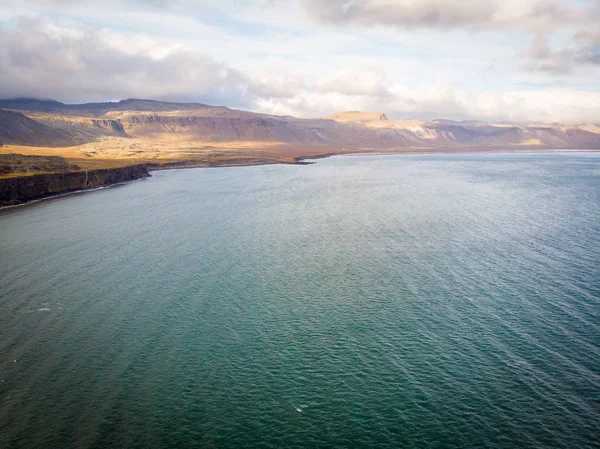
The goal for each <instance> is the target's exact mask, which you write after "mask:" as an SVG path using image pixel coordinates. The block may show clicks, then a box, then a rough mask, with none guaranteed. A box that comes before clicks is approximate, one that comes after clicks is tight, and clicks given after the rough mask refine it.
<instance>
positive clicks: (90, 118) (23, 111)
mask: <svg viewBox="0 0 600 449" xmlns="http://www.w3.org/2000/svg"><path fill="white" fill-rule="evenodd" d="M0 144H4V145H22V146H27V147H29V146H31V147H35V146H43V147H78V146H84V147H85V146H87V147H89V146H93V147H94V149H93V151H92V150H89V148H87V147H86V148H85V149H82V150H81V152H82V154H83V153H85V154H88V153H89V154H91V155H99V154H104V155H106V154H108V153H107V151H108V149H109V147H110V145H113V146H114V145H118V146H119V148H122V149H125V148H129V150H131V151H128V152H127V154H128V155H129V156H128V157H134V155H135V154H145V148H148V147H152V148H158V146H161V148H163V149H165V150H169V149H171V148H185V150H186V152H187V153H188V154H190V155H193V154H194V151H195V149H205V148H207V147H211V146H214V145H216V146H220V147H228V148H239V147H244V148H250V147H252V148H254V149H256V150H260V149H261V148H262V149H264V148H266V147H269V148H271V147H278V148H282V149H284V148H309V147H310V148H316V149H319V148H320V149H321V150H319V151H320V152H321V153H324V152H331V151H333V152H342V151H394V150H405V149H410V148H414V149H435V150H440V149H444V150H448V151H452V150H456V149H462V150H464V149H469V148H478V149H500V148H508V149H522V148H538V149H541V148H548V149H551V148H564V149H600V126H598V125H597V124H593V123H592V124H556V123H555V124H533V125H518V124H507V123H501V124H500V123H489V122H484V121H476V120H467V121H453V120H447V119H438V120H434V121H423V120H397V121H393V120H390V119H389V118H388V116H387V115H386V114H385V113H383V112H376V113H368V112H361V111H346V112H340V113H337V114H333V115H330V116H328V117H323V118H296V117H292V116H278V115H272V114H264V113H255V112H248V111H242V110H236V109H230V108H228V107H225V106H211V105H206V104H203V103H173V102H164V101H156V100H149V99H138V98H129V99H126V100H121V101H118V102H100V103H83V104H65V103H61V102H58V101H56V100H52V99H35V98H15V99H4V100H0ZM88 150H89V151H88ZM330 150H331V151H330ZM123 151H124V150H123ZM198 151H200V150H198ZM282 151H283V150H282ZM315 151H317V150H315ZM121 153H122V152H121ZM121 153H119V154H121ZM152 157H161V153H160V149H156V150H153V153H152Z"/></svg>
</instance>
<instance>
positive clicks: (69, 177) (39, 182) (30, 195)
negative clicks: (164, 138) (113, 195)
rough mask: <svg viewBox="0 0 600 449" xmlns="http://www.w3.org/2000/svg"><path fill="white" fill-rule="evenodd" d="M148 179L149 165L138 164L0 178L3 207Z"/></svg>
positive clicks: (0, 199) (0, 201) (1, 203)
mask: <svg viewBox="0 0 600 449" xmlns="http://www.w3.org/2000/svg"><path fill="white" fill-rule="evenodd" d="M148 176H150V174H149V173H148V165H147V164H138V165H130V166H127V167H119V168H107V169H99V170H86V171H78V172H70V173H48V174H38V175H30V176H22V177H14V178H5V179H0V207H2V206H13V205H17V204H22V203H25V202H28V201H32V200H37V199H41V198H45V197H48V196H52V195H58V194H61V193H67V192H72V191H77V190H87V189H95V188H98V187H104V186H110V185H113V184H118V183H121V182H127V181H134V180H136V179H142V178H146V177H148Z"/></svg>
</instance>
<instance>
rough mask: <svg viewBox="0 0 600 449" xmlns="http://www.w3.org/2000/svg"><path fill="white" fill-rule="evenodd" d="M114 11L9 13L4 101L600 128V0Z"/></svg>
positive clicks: (1, 79)
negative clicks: (150, 102) (177, 104)
mask: <svg viewBox="0 0 600 449" xmlns="http://www.w3.org/2000/svg"><path fill="white" fill-rule="evenodd" d="M106 1H107V2H108V3H107V4H104V3H103V4H102V5H101V4H100V3H98V2H97V1H93V0H89V1H85V2H75V1H72V0H35V1H30V2H28V3H29V5H27V6H28V7H23V4H22V3H21V2H16V1H14V2H12V3H10V2H9V3H4V4H0V97H16V96H30V97H43V98H54V99H57V100H61V101H66V102H84V101H105V100H119V99H123V98H130V97H141V98H154V99H163V100H173V101H199V102H205V103H209V104H223V105H227V106H230V107H238V108H243V109H250V110H256V111H260V112H269V113H277V114H291V115H296V116H303V117H309V116H312V117H314V116H324V115H329V114H332V113H335V112H339V111H342V110H367V111H379V112H385V113H387V114H388V115H389V116H391V117H393V118H394V117H395V118H440V117H445V118H453V119H487V120H505V121H530V122H538V121H592V122H599V121H600V116H599V109H600V83H599V82H598V79H600V71H599V69H600V33H599V32H598V27H597V26H596V25H595V24H596V23H598V22H597V21H596V20H597V19H598V18H600V0H594V1H589V2H584V3H581V2H569V1H563V2H555V1H553V0H520V1H517V0H506V1H503V2H500V1H495V0H479V1H466V2H459V3H456V2H451V1H449V0H422V1H417V0H404V1H399V0H329V1H327V2H322V1H316V0H264V1H263V2H262V3H259V6H248V5H246V4H244V6H241V4H240V3H239V2H235V1H234V0H223V2H222V4H218V5H217V4H215V3H214V2H207V1H205V0H178V1H147V0H137V1H136V2H132V3H127V5H126V6H123V4H121V3H119V2H113V1H112V0H106ZM134 3H135V5H134V6H132V5H133V4H134ZM7 4H8V6H6V5H7ZM101 6H102V7H101ZM211 8H212V9H211ZM219 8H220V9H219ZM106 9H110V10H111V14H110V15H107V14H105V12H104V11H106ZM2 17H4V19H3V18H2Z"/></svg>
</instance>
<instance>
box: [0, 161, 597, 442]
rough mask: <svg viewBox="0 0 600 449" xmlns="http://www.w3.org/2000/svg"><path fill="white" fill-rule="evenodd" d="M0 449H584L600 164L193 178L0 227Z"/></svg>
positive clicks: (249, 171) (283, 171)
mask: <svg viewBox="0 0 600 449" xmlns="http://www.w3.org/2000/svg"><path fill="white" fill-rule="evenodd" d="M0 379H1V381H2V382H1V383H0V447H1V448H3V449H4V448H50V447H56V448H113V447H114V448H137V447H139V448H166V447H177V448H186V447H202V448H254V447H260V448H307V447H323V448H336V447H337V448H362V447H364V448H367V447H377V448H569V449H573V448H592V447H600V154H599V153H584V152H581V153H544V154H528V153H519V154H460V155H397V156H378V155H372V156H338V157H332V158H328V159H320V160H318V161H316V163H315V164H313V165H308V166H298V165H269V166H257V167H242V168H239V167H238V168H204V169H203V168H200V169H187V170H167V171H159V172H154V173H153V176H152V178H149V179H146V180H141V181H136V182H133V183H130V184H127V185H122V186H117V187H114V188H109V189H102V190H98V191H94V192H88V193H81V194H74V195H68V196H65V197H60V198H55V199H52V200H48V201H42V202H39V203H35V204H31V205H27V206H24V207H16V208H10V209H6V210H2V211H0Z"/></svg>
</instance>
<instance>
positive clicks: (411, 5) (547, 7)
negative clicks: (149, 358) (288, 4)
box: [301, 0, 583, 31]
mask: <svg viewBox="0 0 600 449" xmlns="http://www.w3.org/2000/svg"><path fill="white" fill-rule="evenodd" d="M301 4H302V6H303V8H304V10H305V11H306V13H307V15H308V16H309V17H310V18H311V19H313V20H315V21H317V22H321V23H327V24H334V25H361V26H378V25H379V26H388V27H394V28H402V29H415V28H436V29H445V30H450V29H457V28H458V29H469V30H479V31H490V30H507V29H512V30H515V29H516V30H529V31H531V30H540V29H547V28H549V27H552V26H554V25H555V24H557V23H560V24H563V25H564V24H566V23H569V22H572V21H575V22H576V21H579V20H581V19H582V18H583V8H579V7H575V6H574V5H573V4H572V3H565V2H558V1H555V0H518V1H517V0H504V1H497V0H465V1H462V2H456V1H454V0H329V1H327V2H323V1H321V0H301Z"/></svg>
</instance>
